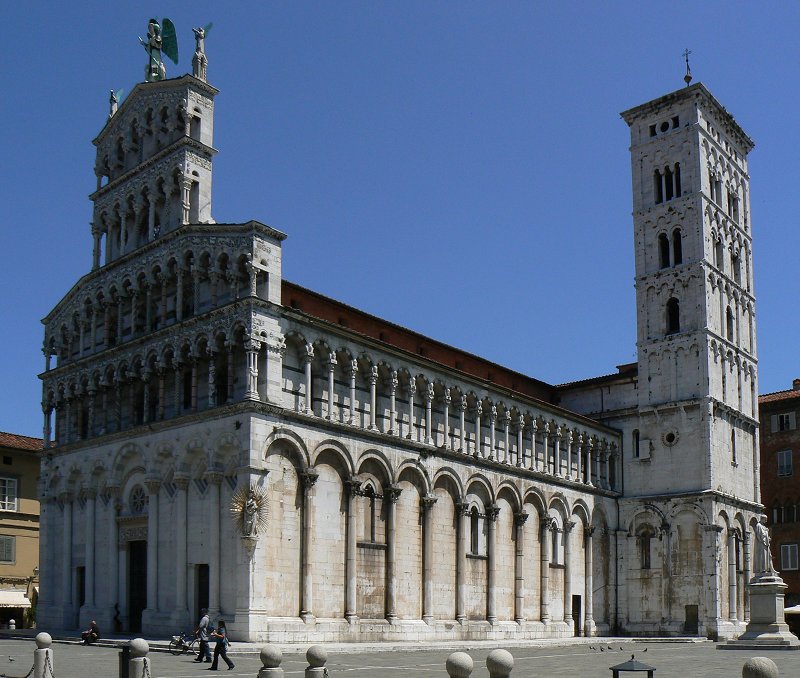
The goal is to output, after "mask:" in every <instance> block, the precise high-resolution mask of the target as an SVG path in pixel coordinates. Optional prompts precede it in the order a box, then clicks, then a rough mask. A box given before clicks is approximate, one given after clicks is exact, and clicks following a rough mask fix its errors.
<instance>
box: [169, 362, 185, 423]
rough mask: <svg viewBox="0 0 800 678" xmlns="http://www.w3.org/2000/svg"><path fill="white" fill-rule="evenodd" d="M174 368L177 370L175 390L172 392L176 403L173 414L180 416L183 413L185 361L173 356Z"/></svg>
mask: <svg viewBox="0 0 800 678" xmlns="http://www.w3.org/2000/svg"><path fill="white" fill-rule="evenodd" d="M172 369H173V370H174V371H175V391H174V392H173V394H172V396H173V399H174V404H175V412H174V414H173V416H175V417H180V416H181V414H182V413H183V363H182V362H181V361H180V360H175V359H174V358H173V360H172Z"/></svg>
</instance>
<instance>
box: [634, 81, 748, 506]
mask: <svg viewBox="0 0 800 678" xmlns="http://www.w3.org/2000/svg"><path fill="white" fill-rule="evenodd" d="M622 117H623V118H624V120H625V122H626V123H627V124H628V125H629V127H630V133H631V148H630V150H631V166H632V175H633V221H634V234H635V255H636V264H635V268H636V282H635V286H636V305H637V318H638V328H637V347H638V375H639V379H638V418H639V422H638V427H637V428H636V429H634V431H632V432H631V436H632V437H631V446H632V450H631V451H632V456H633V458H634V459H635V460H638V461H641V462H647V463H646V464H640V465H639V466H638V467H637V466H636V465H634V466H633V468H632V469H631V470H632V474H633V477H631V478H629V481H630V482H631V483H633V488H638V491H641V492H647V493H652V492H701V491H706V490H712V491H719V492H722V493H725V494H730V495H732V496H736V497H741V498H743V499H747V500H750V501H755V502H757V501H758V500H759V498H758V497H759V495H758V448H757V439H758V438H757V425H758V424H757V406H758V395H757V394H758V388H757V370H756V365H757V360H756V344H755V311H754V309H755V298H754V296H753V277H752V275H753V269H752V234H751V224H750V209H749V194H750V181H749V174H748V166H747V154H748V153H749V152H750V151H751V150H752V149H753V142H752V141H751V139H750V138H749V137H748V136H747V134H745V132H744V131H743V130H742V129H741V127H739V125H738V124H737V123H736V121H735V120H734V119H733V117H732V116H731V115H730V114H729V113H728V112H727V111H726V110H725V109H724V108H723V107H722V106H721V105H720V104H719V102H717V100H716V99H715V98H714V97H713V96H712V95H711V93H710V92H709V91H708V90H707V89H706V88H705V87H704V86H703V85H702V84H701V83H698V84H695V85H692V86H689V87H686V88H684V89H681V90H679V91H677V92H674V93H672V94H668V95H666V96H663V97H661V98H659V99H656V100H654V101H651V102H649V103H646V104H643V105H641V106H638V107H636V108H633V109H631V110H629V111H626V112H624V113H623V114H622ZM637 468H638V471H637ZM633 488H632V489H633ZM645 488H646V489H645ZM634 492H635V493H636V490H635V491H634Z"/></svg>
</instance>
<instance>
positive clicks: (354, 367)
mask: <svg viewBox="0 0 800 678" xmlns="http://www.w3.org/2000/svg"><path fill="white" fill-rule="evenodd" d="M357 374H358V360H351V361H350V421H349V422H348V423H349V424H350V426H355V425H356V375H357Z"/></svg>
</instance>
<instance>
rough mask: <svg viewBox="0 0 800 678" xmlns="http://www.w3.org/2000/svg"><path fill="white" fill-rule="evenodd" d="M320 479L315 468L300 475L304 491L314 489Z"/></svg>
mask: <svg viewBox="0 0 800 678" xmlns="http://www.w3.org/2000/svg"><path fill="white" fill-rule="evenodd" d="M318 478H319V471H317V469H314V468H309V469H306V470H305V471H303V472H302V473H300V481H301V482H302V483H303V489H305V490H310V489H311V488H312V487H314V485H315V483H316V482H317V479H318Z"/></svg>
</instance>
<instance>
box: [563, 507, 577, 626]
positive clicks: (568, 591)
mask: <svg viewBox="0 0 800 678" xmlns="http://www.w3.org/2000/svg"><path fill="white" fill-rule="evenodd" d="M573 527H575V523H574V522H573V521H571V520H568V521H566V522H565V523H564V532H563V534H564V621H565V622H566V623H567V624H572V623H573V619H572V563H571V561H572V558H571V554H570V538H569V535H570V533H571V532H572V528H573Z"/></svg>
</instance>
